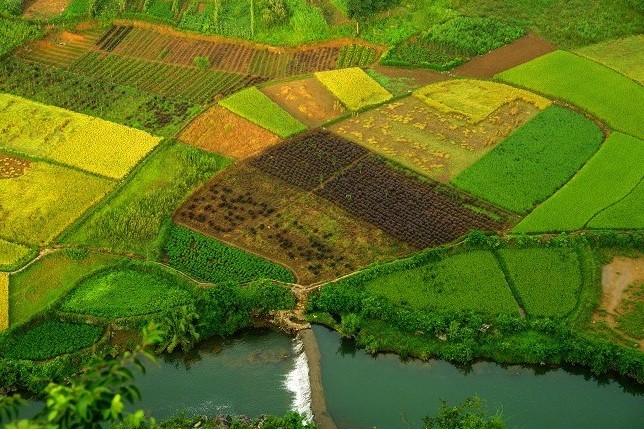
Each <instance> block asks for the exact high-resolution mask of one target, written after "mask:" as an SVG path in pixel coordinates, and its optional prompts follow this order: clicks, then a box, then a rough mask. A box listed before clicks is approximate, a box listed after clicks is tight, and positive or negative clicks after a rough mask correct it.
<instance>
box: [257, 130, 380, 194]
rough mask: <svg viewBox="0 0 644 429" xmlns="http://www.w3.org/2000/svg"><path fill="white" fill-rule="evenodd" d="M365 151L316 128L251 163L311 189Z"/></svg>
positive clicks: (272, 149) (293, 183)
mask: <svg viewBox="0 0 644 429" xmlns="http://www.w3.org/2000/svg"><path fill="white" fill-rule="evenodd" d="M367 153H368V151H367V150H366V149H364V148H362V147H361V146H358V145H355V144H353V143H351V142H349V141H347V140H345V139H343V138H342V137H340V136H337V135H335V134H333V133H331V132H329V131H315V132H313V133H307V134H305V135H301V136H297V137H295V138H293V139H291V140H289V141H288V142H287V143H286V144H283V145H280V146H276V147H273V148H271V149H269V150H267V151H266V152H264V153H263V154H262V155H260V156H259V157H257V158H255V159H253V160H252V161H251V164H252V165H253V166H254V167H257V168H259V169H260V170H262V171H264V172H265V173H268V174H271V175H273V176H276V177H279V178H280V179H282V180H284V181H286V182H288V183H290V184H291V185H295V186H299V187H300V188H303V189H306V190H313V189H315V188H317V187H319V186H320V185H321V184H322V183H324V182H325V181H327V180H328V179H330V178H331V177H332V176H333V175H334V174H336V173H337V172H338V171H339V170H340V169H342V168H345V167H346V166H348V165H350V164H351V163H353V162H356V161H357V160H359V159H360V158H362V157H363V156H365V155H366V154H367Z"/></svg>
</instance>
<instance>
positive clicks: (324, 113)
mask: <svg viewBox="0 0 644 429" xmlns="http://www.w3.org/2000/svg"><path fill="white" fill-rule="evenodd" d="M262 92H263V93H264V94H266V95H267V96H268V97H269V98H271V99H272V100H273V101H274V102H276V103H277V104H279V105H280V106H282V108H283V109H284V110H286V111H287V112H288V113H290V114H291V115H292V116H294V117H295V118H297V119H299V120H300V121H301V122H302V123H304V124H305V125H308V126H309V127H310V128H317V127H319V126H321V125H323V124H325V123H327V122H329V121H330V120H332V119H335V118H337V117H339V116H341V115H342V114H344V113H345V112H346V109H345V108H344V106H343V105H342V103H341V102H340V100H338V99H337V98H336V97H335V96H334V95H333V94H331V93H330V92H329V91H328V90H327V89H326V88H325V87H324V85H322V84H321V83H320V82H319V81H318V80H317V79H315V78H313V77H311V78H307V79H300V80H293V81H289V82H283V83H278V84H276V85H271V86H268V87H265V88H262Z"/></svg>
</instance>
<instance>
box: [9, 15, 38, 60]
mask: <svg viewBox="0 0 644 429" xmlns="http://www.w3.org/2000/svg"><path fill="white" fill-rule="evenodd" d="M1 7H2V6H0V8H1ZM41 36H42V30H41V29H40V27H39V26H37V25H32V24H29V23H27V22H25V21H22V20H19V19H17V18H5V17H3V16H2V14H0V57H2V56H3V55H5V54H7V53H9V52H11V51H12V50H13V49H14V48H16V47H18V46H20V45H22V44H23V43H25V42H27V41H28V40H29V39H35V38H38V37H41Z"/></svg>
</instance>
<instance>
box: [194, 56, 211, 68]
mask: <svg viewBox="0 0 644 429" xmlns="http://www.w3.org/2000/svg"><path fill="white" fill-rule="evenodd" d="M193 63H194V65H195V67H197V68H199V69H209V68H210V58H208V57H202V56H196V57H195V58H194V60H193Z"/></svg>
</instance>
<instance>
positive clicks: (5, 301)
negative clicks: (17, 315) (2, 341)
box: [0, 272, 9, 332]
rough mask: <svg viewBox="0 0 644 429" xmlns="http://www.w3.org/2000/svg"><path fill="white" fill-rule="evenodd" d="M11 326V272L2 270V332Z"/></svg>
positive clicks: (0, 329) (0, 284) (0, 281)
mask: <svg viewBox="0 0 644 429" xmlns="http://www.w3.org/2000/svg"><path fill="white" fill-rule="evenodd" d="M8 327H9V274H8V273H3V272H0V332H2V331H4V330H5V329H7V328H8Z"/></svg>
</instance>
